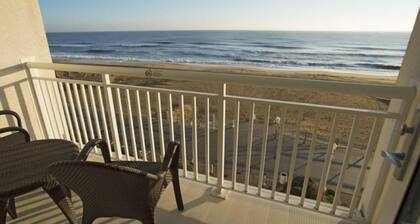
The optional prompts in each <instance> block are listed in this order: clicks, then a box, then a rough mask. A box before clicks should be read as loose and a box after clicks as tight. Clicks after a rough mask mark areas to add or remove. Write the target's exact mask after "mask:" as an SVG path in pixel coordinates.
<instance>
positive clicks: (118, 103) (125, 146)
mask: <svg viewBox="0 0 420 224" xmlns="http://www.w3.org/2000/svg"><path fill="white" fill-rule="evenodd" d="M116 91H117V107H118V113H119V114H120V116H119V118H120V125H121V126H120V127H121V134H122V139H123V144H124V152H125V156H126V157H127V160H130V151H129V149H128V141H127V134H126V131H125V121H124V112H123V109H122V104H121V91H120V88H117V89H116Z"/></svg>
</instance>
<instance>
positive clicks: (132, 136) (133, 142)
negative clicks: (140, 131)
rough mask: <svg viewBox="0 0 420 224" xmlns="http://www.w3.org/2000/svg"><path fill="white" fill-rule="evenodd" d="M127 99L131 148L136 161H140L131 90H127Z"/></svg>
mask: <svg viewBox="0 0 420 224" xmlns="http://www.w3.org/2000/svg"><path fill="white" fill-rule="evenodd" d="M125 99H126V101H127V112H128V125H129V127H130V139H131V148H132V149H133V152H134V159H135V160H139V156H138V154H137V143H136V134H135V132H134V122H133V111H131V99H130V90H129V89H126V90H125Z"/></svg>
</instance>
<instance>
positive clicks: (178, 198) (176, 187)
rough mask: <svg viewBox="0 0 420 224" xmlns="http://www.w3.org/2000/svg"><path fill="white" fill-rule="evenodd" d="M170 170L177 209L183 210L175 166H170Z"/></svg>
mask: <svg viewBox="0 0 420 224" xmlns="http://www.w3.org/2000/svg"><path fill="white" fill-rule="evenodd" d="M170 172H171V175H172V184H173V187H174V193H175V200H176V204H177V206H178V210H179V211H183V210H184V203H183V201H182V194H181V187H180V186H179V174H178V168H175V169H174V168H171V169H170Z"/></svg>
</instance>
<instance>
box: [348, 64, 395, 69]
mask: <svg viewBox="0 0 420 224" xmlns="http://www.w3.org/2000/svg"><path fill="white" fill-rule="evenodd" d="M356 65H358V66H363V67H369V68H375V69H384V70H399V69H400V67H401V66H400V65H389V64H379V63H357V64H356Z"/></svg>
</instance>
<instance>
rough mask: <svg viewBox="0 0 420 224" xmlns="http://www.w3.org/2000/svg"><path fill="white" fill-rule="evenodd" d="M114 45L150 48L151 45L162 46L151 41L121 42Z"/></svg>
mask: <svg viewBox="0 0 420 224" xmlns="http://www.w3.org/2000/svg"><path fill="white" fill-rule="evenodd" d="M111 46H112V47H122V48H143V47H145V48H149V47H160V46H161V45H160V44H150V43H121V44H113V45H111Z"/></svg>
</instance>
